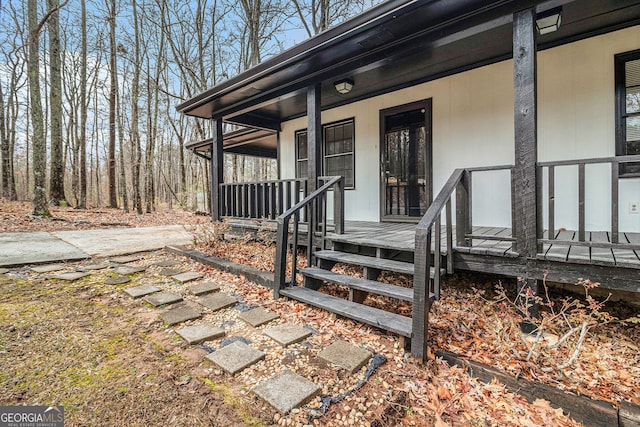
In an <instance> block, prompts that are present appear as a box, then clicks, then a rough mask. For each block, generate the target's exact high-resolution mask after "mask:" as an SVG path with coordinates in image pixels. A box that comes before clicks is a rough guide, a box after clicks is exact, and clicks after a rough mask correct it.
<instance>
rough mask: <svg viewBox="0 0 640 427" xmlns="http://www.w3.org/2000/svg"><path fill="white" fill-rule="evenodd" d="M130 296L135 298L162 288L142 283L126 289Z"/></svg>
mask: <svg viewBox="0 0 640 427" xmlns="http://www.w3.org/2000/svg"><path fill="white" fill-rule="evenodd" d="M124 291H125V292H126V293H127V294H128V295H129V296H131V297H133V298H140V297H143V296H145V295H149V294H153V293H156V292H159V291H160V288H156V287H155V286H152V285H140V286H133V287H131V288H127V289H125V290H124Z"/></svg>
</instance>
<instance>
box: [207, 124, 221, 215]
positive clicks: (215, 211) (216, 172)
mask: <svg viewBox="0 0 640 427" xmlns="http://www.w3.org/2000/svg"><path fill="white" fill-rule="evenodd" d="M223 159H224V155H223V154H222V118H214V119H213V141H212V142H211V167H210V171H211V220H212V221H220V219H221V217H222V214H221V212H220V209H221V205H222V203H221V202H222V200H221V199H220V197H221V194H220V184H222V182H223V179H224V175H223V170H222V167H223Z"/></svg>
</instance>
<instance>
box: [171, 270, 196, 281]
mask: <svg viewBox="0 0 640 427" xmlns="http://www.w3.org/2000/svg"><path fill="white" fill-rule="evenodd" d="M202 276H204V275H203V274H202V273H198V272H197V271H187V272H186V273H180V274H176V275H174V276H171V278H172V279H173V280H175V281H177V282H180V283H187V282H191V281H193V280H197V279H199V278H201V277H202Z"/></svg>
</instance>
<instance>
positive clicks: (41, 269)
mask: <svg viewBox="0 0 640 427" xmlns="http://www.w3.org/2000/svg"><path fill="white" fill-rule="evenodd" d="M65 268H67V266H66V265H64V264H47V265H37V266H35V267H31V269H32V270H33V271H35V272H36V273H51V272H52V271H60V270H64V269H65Z"/></svg>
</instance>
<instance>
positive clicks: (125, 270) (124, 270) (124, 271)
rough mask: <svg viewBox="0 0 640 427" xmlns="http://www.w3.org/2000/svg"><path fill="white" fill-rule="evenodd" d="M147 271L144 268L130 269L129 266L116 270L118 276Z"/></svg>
mask: <svg viewBox="0 0 640 427" xmlns="http://www.w3.org/2000/svg"><path fill="white" fill-rule="evenodd" d="M144 270H145V268H144V267H130V266H128V265H123V266H122V267H117V268H116V270H115V271H116V273H118V274H125V275H128V274H136V273H142V272H143V271H144Z"/></svg>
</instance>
